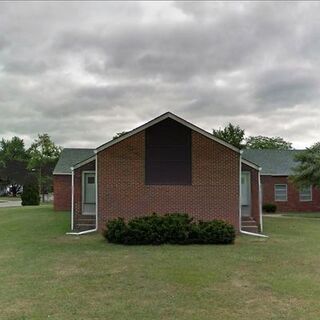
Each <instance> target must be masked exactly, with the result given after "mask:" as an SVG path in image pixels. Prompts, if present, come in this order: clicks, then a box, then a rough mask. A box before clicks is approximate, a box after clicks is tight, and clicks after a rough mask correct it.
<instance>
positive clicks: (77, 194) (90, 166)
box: [74, 160, 95, 214]
mask: <svg viewBox="0 0 320 320" xmlns="http://www.w3.org/2000/svg"><path fill="white" fill-rule="evenodd" d="M94 170H95V160H93V161H91V162H89V163H87V164H85V165H83V166H82V167H80V168H77V169H75V170H74V212H75V213H76V214H81V213H82V172H83V171H94Z"/></svg>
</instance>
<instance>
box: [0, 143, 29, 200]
mask: <svg viewBox="0 0 320 320" xmlns="http://www.w3.org/2000/svg"><path fill="white" fill-rule="evenodd" d="M28 159H29V155H28V152H27V151H26V149H25V145H24V141H23V140H22V139H20V138H19V137H13V138H12V139H11V140H5V139H2V140H1V141H0V180H2V181H4V184H7V185H8V184H10V190H11V192H12V195H13V196H14V197H15V196H16V194H17V192H18V191H19V190H20V188H21V185H23V184H24V182H25V179H26V176H27V173H28V170H27V164H28Z"/></svg>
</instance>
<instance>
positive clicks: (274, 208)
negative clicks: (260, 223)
mask: <svg viewBox="0 0 320 320" xmlns="http://www.w3.org/2000/svg"><path fill="white" fill-rule="evenodd" d="M262 210H263V211H264V212H268V213H274V212H276V211H277V206H276V205H275V204H273V203H265V204H264V205H263V206H262Z"/></svg>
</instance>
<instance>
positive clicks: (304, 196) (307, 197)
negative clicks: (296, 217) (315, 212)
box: [299, 186, 312, 202]
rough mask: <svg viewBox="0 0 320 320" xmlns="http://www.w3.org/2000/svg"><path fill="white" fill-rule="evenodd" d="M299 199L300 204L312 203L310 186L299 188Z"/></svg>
mask: <svg viewBox="0 0 320 320" xmlns="http://www.w3.org/2000/svg"><path fill="white" fill-rule="evenodd" d="M299 199H300V201H301V202H306V201H312V186H308V187H304V188H300V190H299Z"/></svg>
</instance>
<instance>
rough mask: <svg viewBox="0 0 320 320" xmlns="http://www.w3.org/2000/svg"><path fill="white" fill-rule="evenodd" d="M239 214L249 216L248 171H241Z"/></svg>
mask: <svg viewBox="0 0 320 320" xmlns="http://www.w3.org/2000/svg"><path fill="white" fill-rule="evenodd" d="M241 215H242V216H250V172H241Z"/></svg>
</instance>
